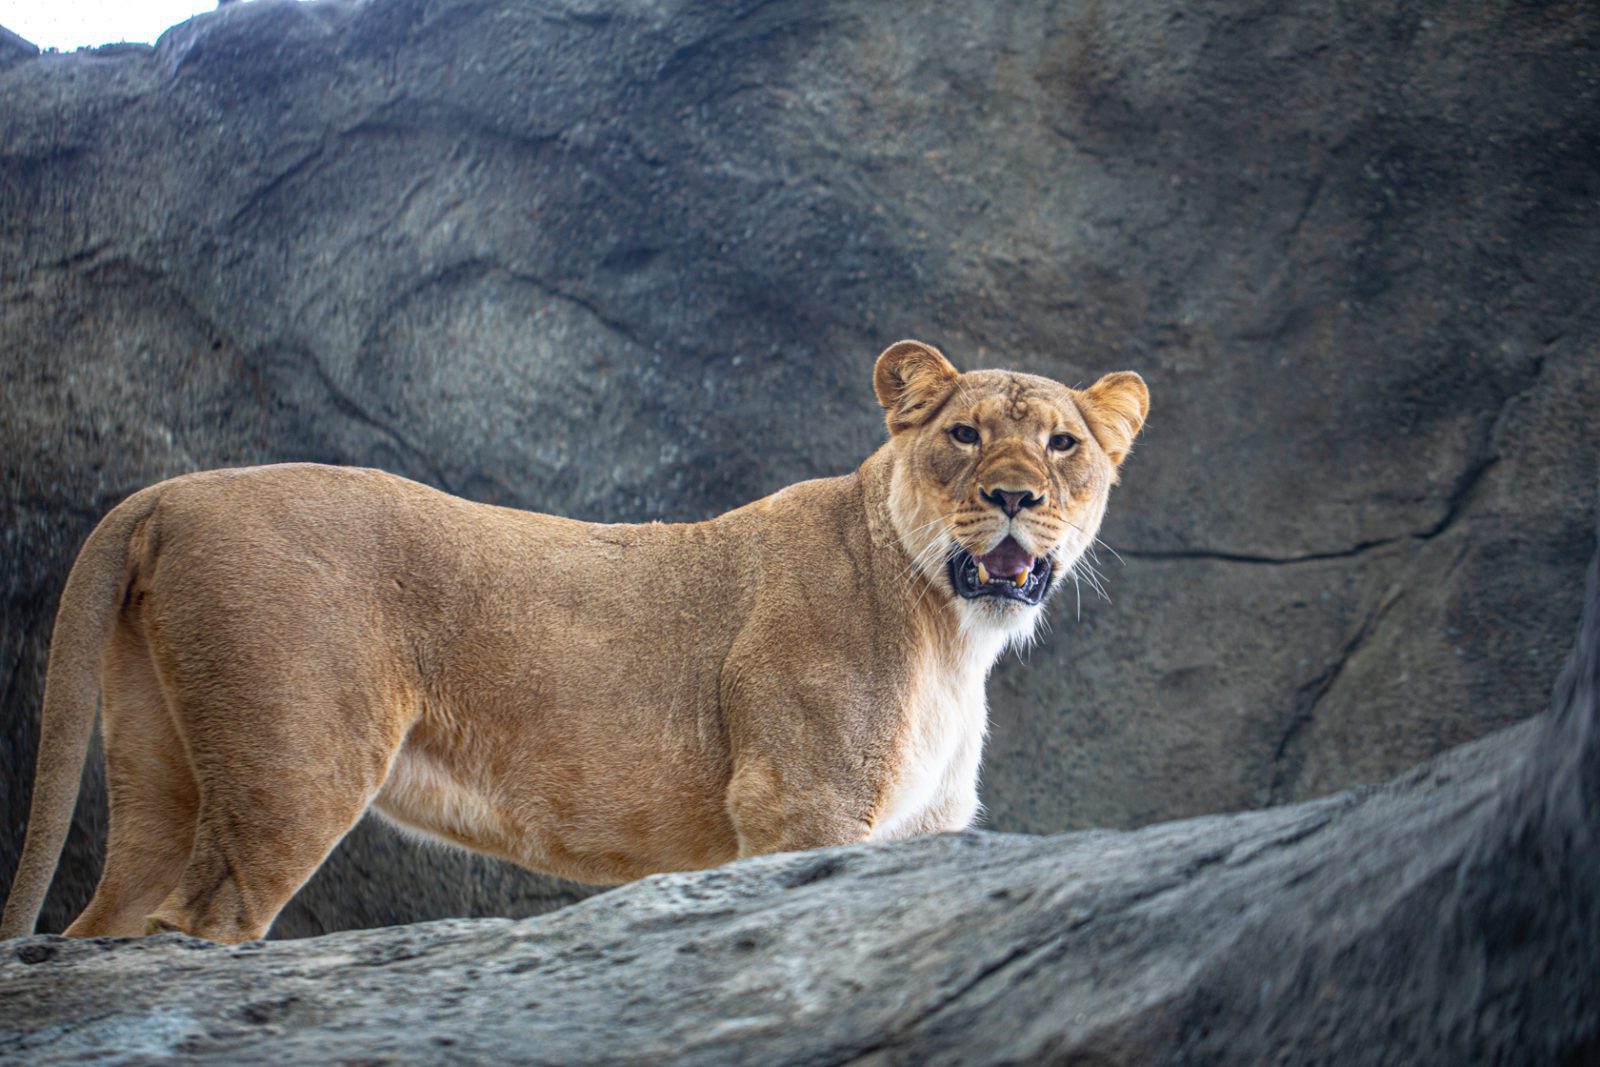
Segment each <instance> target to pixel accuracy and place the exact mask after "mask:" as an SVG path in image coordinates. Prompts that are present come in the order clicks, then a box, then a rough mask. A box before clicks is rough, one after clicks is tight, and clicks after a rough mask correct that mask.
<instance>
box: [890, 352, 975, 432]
mask: <svg viewBox="0 0 1600 1067" xmlns="http://www.w3.org/2000/svg"><path fill="white" fill-rule="evenodd" d="M960 376H961V372H960V371H958V370H956V369H955V368H954V367H952V366H951V365H950V361H949V360H948V359H945V358H944V353H942V352H940V351H939V350H938V349H937V348H934V347H933V346H932V345H925V344H923V343H922V342H921V341H896V342H895V343H894V344H892V345H890V346H889V347H888V348H885V349H884V350H883V355H881V356H879V357H878V363H877V365H876V366H875V367H873V369H872V388H873V389H874V390H876V392H877V394H878V403H880V404H882V405H883V410H884V412H885V415H886V416H887V419H888V423H889V432H890V433H892V434H893V433H899V432H900V431H902V430H909V429H910V428H911V427H913V426H920V425H922V424H923V423H924V422H926V421H927V420H928V416H930V415H932V414H933V412H934V411H935V410H936V409H937V407H938V404H939V401H941V400H943V399H944V398H945V396H947V395H948V394H949V392H950V389H951V387H952V386H953V385H954V384H955V380H956V379H957V378H959V377H960Z"/></svg>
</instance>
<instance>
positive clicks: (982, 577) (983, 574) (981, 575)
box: [973, 559, 989, 585]
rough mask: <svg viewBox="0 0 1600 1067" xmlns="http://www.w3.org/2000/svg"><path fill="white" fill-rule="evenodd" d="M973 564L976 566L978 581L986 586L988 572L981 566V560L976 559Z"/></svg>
mask: <svg viewBox="0 0 1600 1067" xmlns="http://www.w3.org/2000/svg"><path fill="white" fill-rule="evenodd" d="M973 562H974V563H976V564H977V565H978V581H980V582H983V583H984V584H986V585H987V584H988V582H989V572H988V570H987V569H985V567H984V565H983V560H981V559H977V560H973Z"/></svg>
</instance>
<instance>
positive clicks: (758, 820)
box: [728, 755, 875, 859]
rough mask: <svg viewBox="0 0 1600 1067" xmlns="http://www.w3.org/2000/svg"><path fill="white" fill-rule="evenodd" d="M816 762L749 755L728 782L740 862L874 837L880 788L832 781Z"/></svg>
mask: <svg viewBox="0 0 1600 1067" xmlns="http://www.w3.org/2000/svg"><path fill="white" fill-rule="evenodd" d="M829 778H830V776H828V775H827V774H826V768H822V767H818V766H816V765H815V763H814V762H813V761H810V760H800V761H795V762H786V761H780V760H779V759H776V758H773V757H770V756H766V755H747V756H746V757H745V758H743V759H741V760H739V761H738V762H737V764H736V766H735V768H734V773H733V778H732V780H731V781H730V782H729V783H728V814H729V815H730V816H731V817H732V819H733V826H734V830H735V831H736V832H737V833H738V836H739V858H740V859H743V858H744V857H746V856H758V855H762V854H764V853H768V852H797V851H800V850H802V849H810V848H822V847H824V846H826V845H847V844H853V843H854V842H857V841H865V840H866V839H867V838H868V837H870V836H871V835H872V806H873V796H874V794H875V790H874V789H873V788H871V787H870V786H869V785H868V783H866V782H864V781H854V782H851V781H838V780H829Z"/></svg>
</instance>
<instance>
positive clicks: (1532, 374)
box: [1118, 356, 1545, 566]
mask: <svg viewBox="0 0 1600 1067" xmlns="http://www.w3.org/2000/svg"><path fill="white" fill-rule="evenodd" d="M1544 365H1545V357H1544V356H1538V357H1536V358H1534V360H1533V361H1532V364H1531V366H1530V368H1529V370H1528V372H1527V374H1526V376H1525V379H1524V381H1523V382H1522V383H1521V384H1520V385H1519V386H1518V387H1517V388H1516V389H1514V390H1512V391H1511V392H1510V393H1509V394H1507V395H1506V398H1505V399H1504V400H1502V401H1501V402H1500V407H1499V409H1498V410H1497V411H1496V412H1495V416H1494V418H1493V419H1492V420H1491V421H1490V423H1489V427H1488V430H1487V432H1485V433H1484V440H1483V444H1482V445H1481V446H1480V447H1479V449H1478V455H1477V458H1475V459H1474V460H1473V461H1472V462H1471V463H1470V464H1469V465H1468V466H1467V468H1466V469H1465V470H1463V471H1462V472H1461V474H1460V475H1458V476H1457V477H1456V481H1455V484H1454V485H1453V486H1451V488H1450V492H1449V493H1448V494H1447V495H1446V496H1445V499H1444V512H1443V514H1441V515H1440V516H1439V518H1438V520H1437V521H1435V522H1433V523H1431V524H1430V525H1428V526H1427V527H1425V528H1423V529H1421V530H1415V531H1413V532H1411V533H1406V534H1398V535H1395V536H1393V537H1379V538H1374V539H1373V540H1370V541H1361V542H1359V543H1357V544H1355V545H1352V546H1351V547H1349V548H1338V549H1330V550H1327V551H1321V552H1302V553H1298V554H1295V555H1283V556H1279V555H1270V554H1267V553H1258V552H1229V551H1226V550H1223V549H1209V548H1181V549H1143V548H1123V549H1118V553H1119V555H1121V556H1123V557H1124V558H1127V559H1148V560H1156V561H1166V560H1186V559H1195V560H1215V561H1218V562H1222V563H1249V564H1258V565H1266V566H1292V565H1294V564H1297V563H1316V562H1320V561H1322V560H1330V559H1350V558H1352V557H1355V556H1360V555H1364V554H1366V553H1368V552H1371V551H1374V550H1375V549H1379V548H1385V547H1388V546H1389V545H1395V544H1402V543H1404V542H1408V541H1431V540H1433V539H1434V538H1436V537H1438V536H1439V535H1440V534H1442V533H1444V532H1445V531H1446V530H1448V529H1450V528H1451V527H1452V526H1454V525H1455V524H1456V522H1457V520H1459V519H1460V518H1461V516H1462V514H1463V513H1464V512H1465V510H1466V507H1467V504H1468V503H1469V502H1470V501H1471V500H1472V498H1473V496H1474V495H1476V493H1477V491H1478V488H1479V487H1480V486H1481V485H1482V484H1483V478H1484V475H1486V474H1488V473H1489V471H1490V470H1491V469H1492V468H1493V467H1494V465H1495V464H1496V463H1499V462H1500V454H1499V452H1498V451H1497V450H1496V439H1497V438H1498V437H1499V436H1500V429H1501V427H1502V426H1503V425H1504V424H1505V420H1506V416H1507V415H1508V414H1509V413H1510V411H1511V405H1512V404H1514V403H1515V402H1516V401H1517V400H1518V399H1520V398H1521V397H1523V396H1525V395H1527V393H1528V392H1529V390H1531V389H1533V387H1534V386H1535V385H1537V384H1538V381H1539V377H1540V375H1542V374H1543V373H1544Z"/></svg>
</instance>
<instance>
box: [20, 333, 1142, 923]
mask: <svg viewBox="0 0 1600 1067" xmlns="http://www.w3.org/2000/svg"><path fill="white" fill-rule="evenodd" d="M873 385H874V387H875V389H876V392H877V394H878V399H879V401H880V402H881V403H882V404H883V407H884V409H885V410H886V412H887V417H888V424H889V434H890V437H889V441H888V442H887V443H886V444H885V445H884V446H883V447H881V448H880V449H878V451H877V452H875V453H873V455H872V456H870V457H869V458H868V459H867V461H866V462H865V463H863V464H862V465H861V467H860V469H859V470H857V471H856V472H855V473H854V474H849V475H845V476H843V477H838V478H822V479H818V480H816V481H809V482H801V483H800V484H798V485H791V486H789V487H788V488H786V489H783V490H780V491H779V492H777V493H774V494H773V495H771V496H769V497H766V498H765V499H763V500H758V501H756V502H755V503H753V504H747V505H745V506H744V507H742V508H738V509H736V510H734V511H730V512H728V513H727V514H726V515H722V516H719V517H718V518H715V519H711V520H710V521H707V522H698V523H686V524H682V525H662V524H659V523H652V524H649V525H643V526H612V525H603V524H597V523H588V522H576V521H574V520H571V519H564V518H558V517H555V516H551V515H537V514H533V513H529V512H522V511H515V510H511V509H508V508H499V507H490V506H487V505H483V504H474V503H470V502H468V501H466V500H460V499H457V498H455V497H452V496H447V495H445V494H444V493H440V492H438V491H436V490H433V489H430V488H428V487H427V486H423V485H418V484H417V483H415V482H410V481H407V480H405V479H404V478H397V477H394V476H393V475H389V474H384V473H382V472H380V471H374V470H360V469H353V468H340V467H323V466H317V465H313V464H287V465H282V466H271V467H249V468H243V469H238V470H220V471H208V472H204V473H200V474H190V475H185V476H183V477H180V478H174V479H172V480H171V481H166V482H162V483H161V484H159V485H155V486H152V487H151V488H148V489H145V490H142V491H141V492H138V493H135V494H134V495H133V496H131V497H129V498H128V499H127V500H126V501H124V502H123V503H122V504H120V505H118V506H117V507H116V508H115V509H114V510H113V511H112V512H111V513H110V514H109V515H107V516H106V518H105V519H104V520H103V521H102V522H101V523H100V525H99V526H98V527H96V528H95V530H94V532H93V533H92V534H91V535H90V536H89V539H88V541H87V543H86V544H85V545H84V547H83V551H82V552H81V553H80V554H79V556H78V560H77V563H76V564H75V565H74V566H73V568H72V574H71V576H70V578H69V579H68V581H67V586H66V590H65V592H64V593H63V594H62V597H61V608H60V611H59V612H58V614H57V616H56V626H55V633H54V636H53V638H52V643H51V649H50V666H49V672H48V675H47V677H46V681H45V696H44V713H43V718H42V723H41V731H40V732H41V736H40V742H39V762H38V770H37V775H36V779H35V786H34V795H33V809H32V815H31V818H30V820H29V823H28V835H27V843H26V845H25V847H24V850H23V855H22V860H21V862H20V864H19V866H18V869H17V875H16V879H15V881H14V883H13V885H12V889H11V895H10V899H9V900H8V901H7V904H6V911H5V919H4V922H3V924H0V937H16V936H20V935H23V934H27V933H29V932H30V931H31V930H32V929H33V924H34V921H35V919H36V917H37V916H38V913H39V908H40V905H41V904H42V902H43V900H44V895H45V890H46V888H47V887H48V886H49V882H50V879H51V877H52V875H53V873H54V870H55V865H56V862H57V858H58V856H59V854H60V851H61V845H62V841H63V839H64V838H65V836H66V832H67V824H68V821H69V819H70V817H71V812H72V808H73V803H74V800H75V798H76V796H77V790H78V780H79V777H80V774H81V771H82V767H83V760H84V753H85V751H86V749H87V745H88V740H89V736H90V732H91V729H92V727H93V720H94V715H95V704H96V697H97V695H98V696H101V697H103V704H104V725H105V749H106V761H107V772H108V773H107V783H108V788H109V793H110V805H111V826H110V835H109V843H108V848H107V855H106V863H105V871H104V873H103V875H102V876H101V879H100V885H99V888H98V890H97V891H96V893H95V896H94V899H93V900H92V901H90V903H89V906H88V908H87V909H86V910H85V911H84V912H83V914H82V915H80V916H79V917H78V919H77V921H75V922H74V923H73V924H72V925H71V927H70V928H69V929H68V930H67V933H68V934H71V935H75V936H85V937H87V936H98V935H108V934H109V935H132V934H143V933H151V932H155V931H161V930H181V931H183V932H185V933H189V934H193V935H195V936H198V937H204V938H210V939H212V940H215V941H243V940H249V939H252V938H259V937H261V936H263V935H264V934H265V933H266V932H267V929H268V927H269V926H271V925H272V921H273V919H274V917H276V916H277V914H278V912H279V911H280V910H281V909H282V908H283V906H284V905H285V904H286V903H287V902H288V901H289V898H290V897H291V896H293V895H294V893H295V891H296V890H298V889H299V888H300V886H301V885H302V884H303V883H304V882H305V881H306V879H307V878H309V877H310V876H311V874H312V872H313V871H315V870H316V869H317V867H318V866H319V865H320V864H321V863H322V861H323V859H324V858H325V857H326V856H327V855H328V852H329V851H330V850H331V849H332V848H333V846H334V845H335V844H336V843H337V842H338V841H339V839H340V838H341V837H343V836H344V835H345V833H347V832H348V831H349V830H350V828H351V827H352V826H353V825H355V823H356V821H357V820H358V819H360V818H361V816H362V814H363V813H364V812H366V811H367V810H368V809H369V808H375V809H376V810H377V811H379V812H381V813H382V814H383V815H384V816H386V817H387V818H389V819H391V820H393V821H394V822H396V823H398V824H400V825H401V826H403V827H407V828H409V829H411V830H414V831H417V832H419V833H422V834H424V835H427V836H429V837H433V838H437V839H442V840H444V841H448V842H452V843H454V844H457V845H461V846H464V847H466V848H471V849H476V850H478V851H480V852H486V853H489V854H491V855H495V856H500V857H502V858H504V859H507V860H510V861H512V862H513V863H518V864H521V865H523V866H526V867H531V868H533V869H535V870H540V871H546V872H549V873H551V874H557V875H562V876H565V877H568V878H574V879H578V880H580V881H585V882H596V883H610V882H621V881H626V880H628V879H632V878H638V877H640V876H642V875H645V874H649V873H651V872H654V871H670V870H682V869H688V868H697V867H709V866H713V865H715V864H719V863H723V862H725V861H727V860H731V859H733V858H735V857H737V856H749V855H753V854H756V853H763V852H776V851H782V850H788V849H803V848H812V847H815V846H818V845H830V844H838V843H843V842H853V841H865V840H885V839H889V838H896V837H904V836H906V835H909V834H917V833H924V832H927V831H933V830H957V829H961V828H963V827H965V826H967V825H968V824H969V823H970V822H971V821H972V819H973V816H974V815H975V813H976V811H977V808H978V798H977V774H978V757H979V751H980V749H981V747H982V744H983V736H984V728H985V706H984V691H983V688H984V679H985V678H986V676H987V675H988V672H989V668H990V667H991V666H992V665H993V664H994V662H995V660H996V658H997V657H998V656H999V655H1000V653H1001V652H1002V651H1003V650H1004V649H1005V648H1006V646H1007V645H1008V644H1011V643H1014V642H1017V641H1023V640H1026V639H1028V638H1029V637H1030V636H1031V635H1032V633H1033V630H1034V626H1035V624H1036V623H1037V622H1038V619H1039V616H1040V614H1041V611H1042V605H1043V604H1044V602H1045V599H1046V598H1047V597H1048V596H1049V595H1050V592H1051V590H1052V589H1053V588H1054V587H1055V586H1056V585H1058V584H1059V583H1060V581H1061V578H1062V576H1063V575H1064V574H1066V573H1067V572H1068V571H1069V570H1070V569H1071V568H1072V567H1073V565H1074V564H1075V563H1076V562H1077V560H1078V559H1079V557H1080V556H1081V555H1082V554H1083V552H1084V550H1085V549H1087V548H1088V547H1089V544H1090V542H1091V541H1092V540H1093V538H1094V534H1095V531H1096V530H1097V529H1098V528H1099V526H1100V520H1101V517H1102V516H1103V515H1104V514H1105V508H1106V497H1107V495H1108V493H1109V491H1110V489H1111V486H1112V484H1113V483H1114V482H1115V481H1116V479H1117V473H1116V472H1117V467H1118V465H1119V464H1120V463H1121V462H1122V460H1123V457H1124V456H1126V455H1127V454H1128V449H1129V447H1130V445H1131V443H1132V441H1133V438H1134V436H1135V435H1136V434H1137V433H1138V431H1139V428H1140V426H1141V425H1143V422H1144V418H1145V414H1146V412H1147V409H1148V404H1149V394H1148V393H1147V391H1146V389H1145V385H1144V382H1143V380H1142V379H1141V378H1140V377H1139V376H1138V375H1137V374H1133V373H1129V372H1123V373H1119V374H1111V375H1107V376H1106V377H1104V378H1101V379H1100V380H1099V381H1098V382H1096V383H1095V384H1094V385H1092V386H1091V387H1089V388H1088V389H1084V390H1074V389H1069V388H1067V387H1066V386H1063V385H1061V384H1059V383H1057V382H1054V381H1051V380H1049V379H1047V378H1039V377H1035V376H1033V375H1028V374H1013V373H1009V372H1005V371H978V372H974V373H969V374H961V373H959V372H958V371H957V370H956V369H955V368H954V367H952V366H951V365H950V364H949V362H948V361H946V359H945V358H944V356H943V355H941V354H940V353H939V352H938V350H937V349H934V348H933V347H931V346H929V345H925V344H921V343H919V342H917V341H901V342H899V343H898V344H895V345H892V346H890V347H889V348H888V350H886V351H885V352H884V353H883V354H882V355H881V356H879V357H878V362H877V366H876V368H875V370H874V375H873Z"/></svg>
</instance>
